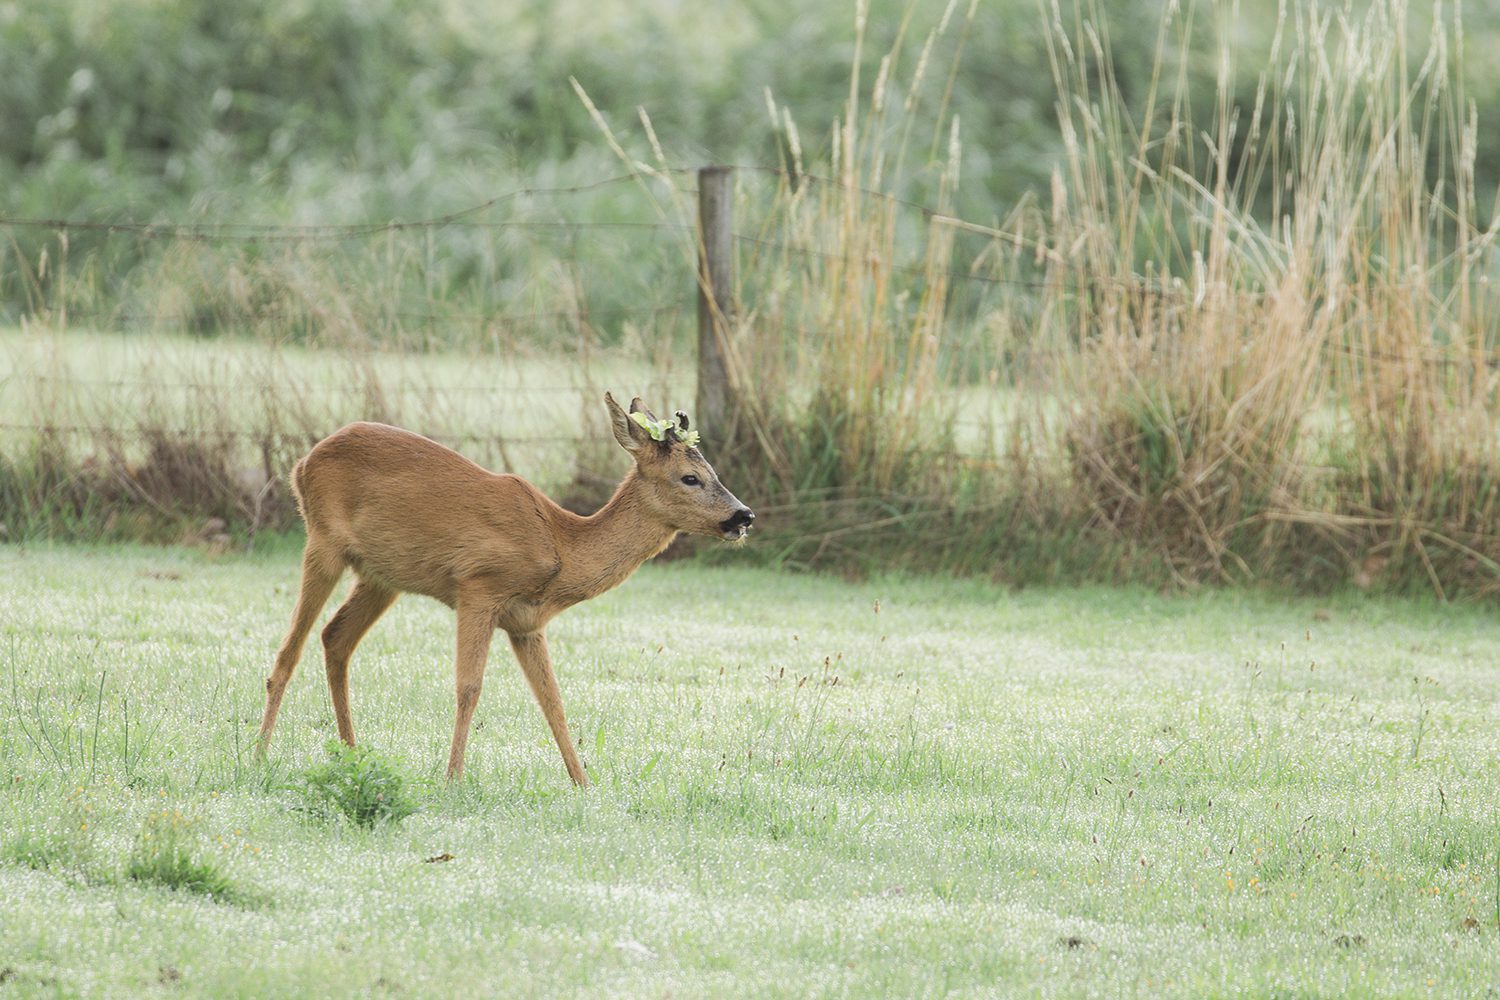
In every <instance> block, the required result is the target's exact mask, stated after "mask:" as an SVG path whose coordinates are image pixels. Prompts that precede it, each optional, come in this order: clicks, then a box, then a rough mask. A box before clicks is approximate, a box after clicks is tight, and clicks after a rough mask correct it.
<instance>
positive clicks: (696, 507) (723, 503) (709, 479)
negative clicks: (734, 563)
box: [604, 393, 755, 541]
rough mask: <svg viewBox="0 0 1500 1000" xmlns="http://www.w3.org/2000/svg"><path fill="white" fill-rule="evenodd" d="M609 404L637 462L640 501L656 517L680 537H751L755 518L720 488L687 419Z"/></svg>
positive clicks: (608, 399)
mask: <svg viewBox="0 0 1500 1000" xmlns="http://www.w3.org/2000/svg"><path fill="white" fill-rule="evenodd" d="M604 404H605V405H606V406H608V407H609V420H610V424H611V426H612V427H613V429H614V432H615V440H616V441H618V442H620V447H621V448H624V449H625V450H626V451H628V452H630V454H631V455H632V456H633V457H634V458H635V467H636V473H637V478H638V480H639V482H640V487H641V489H640V495H641V496H642V498H643V502H644V503H645V504H646V506H647V507H648V509H649V510H650V511H651V512H652V513H653V514H655V515H656V516H657V517H658V518H660V519H661V521H662V522H663V523H665V524H666V525H667V526H668V527H670V528H672V529H673V530H675V531H683V532H687V533H688V534H692V535H710V536H713V537H716V538H724V539H728V540H731V541H737V540H739V539H741V538H744V537H745V533H746V532H747V531H749V530H750V526H751V525H752V524H754V523H755V514H754V513H753V512H752V511H751V510H750V508H749V507H746V506H745V505H744V504H742V503H740V501H739V499H738V498H737V497H735V495H734V494H733V493H730V492H729V491H728V490H727V489H725V488H724V484H723V483H721V482H719V477H718V476H717V475H716V474H715V473H714V470H713V466H711V465H709V464H708V460H707V459H705V458H704V457H703V453H702V452H700V451H699V450H698V448H697V439H698V436H697V434H695V433H693V432H691V431H690V430H689V426H688V416H687V414H686V413H683V412H682V411H681V410H678V411H677V412H676V414H674V419H673V420H670V421H665V420H658V419H657V418H656V415H655V414H653V413H652V412H651V411H650V410H648V409H646V408H645V407H644V406H642V405H641V401H640V398H639V397H637V398H635V399H632V400H631V401H630V412H629V413H626V412H625V411H624V410H623V409H621V408H620V404H619V403H617V402H615V399H614V397H613V396H611V395H610V394H609V393H605V394H604Z"/></svg>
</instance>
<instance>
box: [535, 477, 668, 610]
mask: <svg viewBox="0 0 1500 1000" xmlns="http://www.w3.org/2000/svg"><path fill="white" fill-rule="evenodd" d="M643 492H644V487H643V486H642V485H641V482H640V479H639V477H638V476H637V474H636V471H635V470H634V469H631V470H630V472H629V473H628V474H627V475H626V476H625V479H624V481H623V482H621V483H620V485H619V487H618V488H617V489H616V490H615V495H614V496H613V497H611V498H610V501H609V503H607V504H605V505H604V506H603V507H601V508H600V509H599V511H598V512H597V513H595V514H593V515H591V516H589V517H581V518H578V519H577V520H576V521H575V522H573V524H572V525H571V528H572V530H571V531H570V532H569V534H570V535H571V536H572V537H571V538H570V540H569V544H568V546H567V549H566V551H565V552H564V553H563V557H562V567H561V570H560V572H559V574H558V584H559V587H558V588H557V589H558V592H559V594H560V596H563V597H564V599H567V600H569V603H572V602H576V601H586V600H588V599H589V598H591V597H596V596H598V595H599V594H602V593H604V592H605V591H606V590H609V589H611V588H613V587H617V586H619V585H620V584H621V583H623V582H624V581H625V579H626V578H627V577H629V576H630V574H632V573H634V572H635V571H636V570H637V569H638V568H640V565H641V564H642V563H644V562H645V561H646V560H648V559H650V558H651V557H652V556H654V555H656V554H657V553H659V552H660V551H661V550H662V549H664V548H666V547H667V545H668V544H670V543H671V541H672V539H673V538H675V537H677V531H676V530H675V529H673V528H670V527H668V526H667V525H666V524H664V523H663V522H662V521H661V520H660V519H659V518H657V517H656V516H655V515H653V514H652V513H651V512H650V508H649V507H648V506H647V504H646V502H645V498H644V496H643V495H642V494H643Z"/></svg>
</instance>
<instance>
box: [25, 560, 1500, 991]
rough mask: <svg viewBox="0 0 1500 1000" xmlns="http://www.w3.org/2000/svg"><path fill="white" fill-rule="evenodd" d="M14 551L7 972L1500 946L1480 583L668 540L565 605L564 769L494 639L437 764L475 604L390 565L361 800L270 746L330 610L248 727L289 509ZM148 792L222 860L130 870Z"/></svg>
mask: <svg viewBox="0 0 1500 1000" xmlns="http://www.w3.org/2000/svg"><path fill="white" fill-rule="evenodd" d="M0 574H3V575H4V577H5V578H6V580H7V581H8V583H7V586H6V587H4V588H3V589H0V657H3V660H4V667H3V673H4V677H3V680H4V689H5V696H4V700H3V704H0V782H3V785H0V787H3V791H0V858H3V860H0V898H3V899H4V900H5V904H4V906H3V908H0V993H4V994H6V995H10V994H16V995H65V996H71V995H90V996H105V995H112V996H118V995H122V994H127V993H130V994H135V993H152V992H154V991H159V992H162V993H172V994H183V995H202V996H261V997H264V996H307V995H330V996H343V995H397V996H431V995H451V994H456V993H459V992H478V993H481V994H501V995H546V996H560V995H561V996H566V995H590V996H597V995H603V994H612V995H650V996H668V995H671V996H694V995H708V994H713V995H746V994H755V995H769V996H775V995H784V996H826V995H862V996H874V995H923V996H932V995H943V994H955V995H1044V996H1089V995H1092V996H1120V995H1151V996H1160V995H1176V996H1192V997H1202V996H1229V995H1238V996H1273V995H1274V996H1328V995H1340V996H1392V995H1402V996H1410V995H1446V996H1478V995H1482V994H1484V992H1485V990H1486V989H1491V990H1492V989H1493V988H1494V987H1495V986H1496V984H1497V983H1500V948H1497V943H1496V929H1495V920H1496V910H1497V905H1500V902H1497V893H1500V883H1497V879H1500V870H1497V856H1496V851H1497V848H1500V824H1497V803H1500V752H1497V744H1500V739H1497V734H1500V718H1497V716H1500V702H1497V700H1496V693H1495V692H1496V681H1497V672H1500V671H1497V666H1496V665H1497V663H1500V632H1497V630H1496V628H1495V626H1494V622H1493V615H1492V613H1491V612H1488V611H1485V610H1482V609H1477V608H1463V607H1440V606H1437V605H1420V604H1419V605H1413V604H1404V603H1396V602H1388V601H1383V600H1368V599H1358V598H1354V597H1349V598H1342V599H1333V600H1330V601H1325V602H1323V603H1317V604H1315V603H1312V602H1306V601H1298V600H1289V599H1280V598H1272V597H1265V596H1257V595H1250V594H1235V593H1228V592H1211V593H1204V594H1200V595H1196V596H1192V597H1177V598H1173V597H1163V596H1159V595H1157V594H1154V593H1150V592H1146V591H1140V590H1105V589H1077V590H1025V591H1021V592H1019V593H1011V592H1007V591H1004V590H1000V589H995V588H992V587H990V586H987V585H982V584H977V583H952V582H943V581H937V580H924V581H909V580H903V579H887V580H881V581H876V582H871V583H865V584H858V585H855V584H847V583H843V582H839V581H837V580H833V579H828V578H811V577H788V576H784V575H777V574H774V573H771V572H768V571H762V570H744V571H736V570H725V569H710V568H704V567H701V566H694V565H690V564H670V565H662V566H648V567H646V568H645V569H644V570H643V571H642V572H641V573H640V574H639V576H638V577H637V578H636V579H634V580H632V581H630V582H629V583H627V584H626V585H625V586H624V587H623V588H621V589H620V590H617V591H615V592H613V593H611V594H608V595H606V596H604V597H603V598H600V599H599V600H597V601H595V602H593V603H590V604H586V605H583V606H581V607H579V608H576V609H574V610H573V611H572V612H570V613H569V614H568V615H565V616H564V617H563V618H561V619H559V620H558V621H557V622H556V623H555V625H554V626H553V629H552V640H553V652H554V657H555V659H556V661H557V663H558V668H559V671H560V679H561V682H562V685H563V690H564V694H565V696H566V699H567V706H568V709H569V713H570V716H571V720H572V722H573V727H574V733H575V736H576V737H577V738H578V739H579V741H580V743H581V744H582V747H583V752H584V757H585V761H586V764H587V766H588V767H589V769H590V770H591V771H592V773H593V776H594V780H595V785H594V787H593V788H591V789H590V790H588V791H585V792H577V791H574V790H573V789H571V788H570V787H569V786H568V784H567V782H566V778H565V776H564V773H563V769H562V766H561V763H560V762H559V760H558V756H557V752H556V749H555V748H554V747H552V746H551V745H550V743H549V740H548V737H547V734H546V730H545V727H544V725H543V722H542V719H541V715H540V713H539V712H538V711H537V709H536V707H535V705H534V704H533V703H532V702H531V699H530V697H529V695H528V694H527V693H526V692H525V690H524V685H523V684H522V683H521V681H520V678H519V671H517V670H516V669H515V668H514V666H513V664H512V662H511V660H510V657H509V653H508V651H503V644H502V645H501V647H500V648H499V649H497V653H496V655H495V656H494V658H493V660H492V669H491V673H490V682H489V685H488V687H487V689H486V691H485V695H484V698H483V700H482V701H481V703H480V707H479V714H478V717H477V720H478V722H477V726H476V732H475V734H474V737H473V740H472V741H471V743H470V748H469V770H468V775H467V777H466V779H465V780H464V782H463V783H462V785H461V786H458V787H454V788H445V787H443V786H442V785H441V783H440V782H439V781H438V780H437V779H438V775H439V773H440V767H441V765H442V764H443V763H444V757H445V753H446V746H447V741H448V736H449V729H450V726H451V703H452V697H453V694H452V686H451V676H450V673H451V669H452V668H451V655H450V647H451V646H452V643H453V627H452V620H451V616H450V614H449V612H448V611H447V610H446V609H444V608H442V607H441V606H440V605H437V604H436V603H434V602H431V601H425V600H422V599H416V598H407V599H404V600H403V601H401V602H399V603H398V604H397V605H396V607H395V608H394V609H393V610H392V611H391V613H390V614H389V615H388V616H387V618H386V619H385V620H383V621H382V622H381V623H380V625H379V626H378V627H377V628H376V629H375V630H374V632H372V634H371V635H370V637H369V638H368V640H367V641H366V643H365V645H364V646H363V647H362V648H361V650H360V652H359V654H358V655H357V656H356V658H355V663H354V682H353V690H354V722H355V728H356V732H357V733H358V734H359V735H360V737H361V739H362V740H363V741H365V742H367V743H368V744H370V745H372V746H373V747H375V748H377V749H378V750H379V751H381V752H383V753H384V754H385V755H386V756H387V757H388V758H389V759H391V760H392V761H394V762H395V763H396V765H397V766H398V768H399V769H400V770H401V772H402V773H403V774H405V775H406V776H407V777H408V778H409V779H411V780H412V781H414V782H416V791H415V795H416V798H417V800H418V803H419V804H420V805H421V807H422V809H421V811H420V812H419V813H417V814H416V815H414V816H412V817H410V818H408V819H406V820H405V821H404V822H402V823H400V824H399V825H394V826H391V825H385V826H377V827H375V828H374V829H373V830H368V831H366V830H361V829H359V828H357V827H354V826H351V825H347V824H344V825H340V824H336V823H335V824H329V823H326V822H319V821H316V820H313V819H310V818H309V817H308V816H307V815H306V814H305V813H304V812H302V811H299V810H298V809H296V808H295V806H296V804H297V802H298V799H297V797H296V795H295V794H294V793H292V792H289V791H287V790H285V788H284V786H285V785H286V784H287V782H288V780H289V778H290V776H291V775H292V774H294V773H295V772H297V771H300V770H301V769H304V768H306V767H308V766H310V765H312V764H315V763H318V762H320V761H322V760H323V759H325V751H324V750H323V744H324V741H325V740H326V739H328V738H329V737H330V736H331V735H332V733H333V723H332V718H331V714H330V709H329V704H328V699H327V694H326V685H325V683H324V681H323V678H322V670H321V666H320V663H319V660H318V658H317V656H316V655H315V654H314V653H313V652H310V653H309V654H308V656H307V658H306V659H305V661H304V665H303V668H302V672H301V673H299V675H298V677H297V678H296V680H295V682H294V684H293V685H292V687H291V689H290V690H289V693H288V696H287V701H286V704H285V706H284V707H283V710H282V715H281V722H280V725H279V727H278V730H277V739H276V743H275V745H274V747H273V751H272V754H271V757H270V760H269V762H268V763H267V764H266V765H264V766H257V765H255V764H253V763H252V761H251V760H250V757H249V755H248V751H247V748H248V743H249V739H250V736H251V734H252V732H253V727H254V725H255V723H256V722H258V718H259V712H260V708H261V698H262V696H263V687H262V684H263V678H264V675H265V673H266V671H267V668H268V664H269V661H270V656H271V653H272V651H273V649H274V647H275V645H276V643H277V641H278V639H279V637H280V634H281V630H282V628H283V626H284V625H285V621H286V618H287V615H288V612H289V608H290V604H291V598H292V588H293V587H294V586H295V583H296V555H295V552H294V550H293V548H292V547H290V546H287V545H284V544H283V545H277V546H273V547H269V548H267V549H266V550H264V551H261V552H258V553H256V554H253V555H248V556H231V557H227V558H225V559H222V560H219V561H210V560H208V559H207V558H206V557H203V556H201V555H198V554H195V553H193V552H190V551H184V550H166V549H146V548H92V549H89V548H61V547H59V548H48V547H34V548H33V547H27V548H21V547H17V546H8V547H5V548H3V549H0ZM835 679H836V682H835ZM164 812H165V813H166V814H167V815H168V816H169V817H170V816H175V815H176V814H177V813H180V814H181V817H180V819H179V820H178V822H179V825H180V826H181V828H182V829H184V830H186V833H180V834H179V835H178V843H179V847H180V848H182V850H183V851H184V852H185V853H187V854H188V855H190V856H191V859H192V863H193V864H196V865H199V866H201V867H202V868H203V869H205V870H207V871H209V872H211V873H213V874H214V875H215V877H217V878H219V879H220V880H225V881H227V885H228V886H230V887H231V889H232V891H231V892H228V893H227V894H221V897H220V898H222V897H224V896H226V895H227V898H225V899H224V901H217V899H216V897H210V896H205V895H201V894H197V893H194V892H192V891H189V890H187V889H177V890H172V889H166V888H161V887H160V886H158V885H156V884H155V883H153V882H151V881H150V880H149V879H146V880H142V879H141V878H132V877H131V876H130V874H129V872H130V871H132V870H133V868H132V862H131V860H130V859H131V858H132V857H133V856H134V855H135V854H138V853H139V851H140V848H141V846H142V844H143V843H144V839H143V838H144V837H145V836H146V835H147V834H151V833H153V832H156V833H157V834H158V835H160V833H161V830H162V829H163V826H162V822H163V821H162V819H161V815H162V813H164ZM153 817H155V818H153ZM174 829H175V828H174ZM443 855H451V860H447V861H434V862H428V861H427V860H426V859H429V858H435V857H441V856H443Z"/></svg>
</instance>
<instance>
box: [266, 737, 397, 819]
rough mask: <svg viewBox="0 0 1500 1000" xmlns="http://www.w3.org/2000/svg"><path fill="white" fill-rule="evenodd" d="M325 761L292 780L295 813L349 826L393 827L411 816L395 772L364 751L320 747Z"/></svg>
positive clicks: (334, 745) (376, 755)
mask: <svg viewBox="0 0 1500 1000" xmlns="http://www.w3.org/2000/svg"><path fill="white" fill-rule="evenodd" d="M324 748H325V749H326V750H327V752H328V757H329V759H328V760H327V761H325V762H323V763H321V764H315V765H313V766H312V767H310V768H308V769H307V770H305V771H303V772H302V773H301V774H299V775H297V777H296V780H295V782H294V783H293V785H292V787H293V788H294V789H295V790H296V791H297V793H298V794H299V795H300V796H301V799H302V803H301V808H302V809H303V811H305V812H306V813H307V814H308V815H310V816H314V817H316V818H318V819H322V820H332V819H335V818H338V817H343V819H345V820H347V821H348V822H350V823H353V824H354V825H355V826H361V827H373V826H376V825H378V824H391V825H394V824H397V823H400V822H401V821H402V820H404V819H406V818H407V817H408V816H410V815H412V814H413V813H415V812H416V811H417V804H416V802H415V801H414V800H413V799H412V796H411V792H410V791H409V790H408V788H407V781H406V779H405V778H403V777H402V776H401V773H400V771H399V770H397V768H396V766H395V765H394V764H393V763H392V762H391V761H389V760H387V759H386V758H385V757H383V756H382V755H380V754H379V753H377V752H376V751H374V750H372V749H370V748H369V747H366V746H359V747H351V746H345V745H344V744H343V743H340V742H339V741H338V740H330V741H329V742H328V743H326V744H325V745H324Z"/></svg>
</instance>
